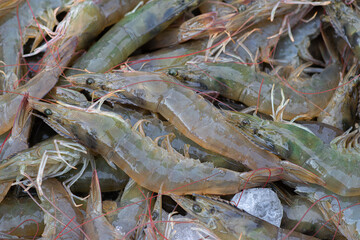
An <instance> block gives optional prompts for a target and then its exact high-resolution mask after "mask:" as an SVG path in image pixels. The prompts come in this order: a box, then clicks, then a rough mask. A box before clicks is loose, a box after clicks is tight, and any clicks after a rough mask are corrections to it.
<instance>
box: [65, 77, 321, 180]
mask: <svg viewBox="0 0 360 240" xmlns="http://www.w3.org/2000/svg"><path fill="white" fill-rule="evenodd" d="M68 80H69V81H70V82H72V83H73V84H74V85H76V86H83V87H87V88H92V89H99V90H104V91H115V90H117V89H122V91H121V93H120V94H121V96H120V97H121V99H122V100H123V101H125V102H127V103H131V104H134V105H136V106H138V107H142V108H145V109H147V110H150V111H152V112H157V113H160V114H161V115H162V116H163V117H165V118H166V119H167V120H168V121H169V122H170V123H172V124H173V125H174V126H175V127H176V128H177V129H178V130H179V131H180V132H181V133H182V134H184V135H185V136H186V137H188V138H190V139H191V140H192V141H194V142H195V143H197V144H199V145H200V146H201V147H203V148H205V149H208V150H210V151H213V152H215V153H218V154H220V155H223V156H225V157H228V158H231V159H234V160H236V161H239V162H241V163H242V164H244V165H245V166H247V167H248V168H250V169H252V170H255V169H258V168H267V167H270V168H274V167H275V168H278V167H281V168H283V169H284V176H285V177H286V178H288V179H289V180H292V181H299V179H297V177H298V178H300V179H302V181H308V182H313V183H320V184H321V180H320V179H319V178H318V177H317V176H315V175H312V174H309V173H310V172H308V171H306V170H304V169H302V168H298V166H296V165H294V164H290V163H289V162H285V161H279V159H278V158H277V157H275V156H274V155H272V154H270V153H269V152H267V151H264V150H262V149H259V148H258V147H256V146H254V144H252V143H251V142H250V141H248V140H247V139H246V137H244V136H243V135H242V134H241V133H240V132H238V131H237V129H236V127H234V126H233V125H232V124H229V123H228V122H227V121H226V118H225V117H224V116H223V115H222V113H221V112H220V111H219V110H218V109H217V108H215V107H214V106H213V105H212V104H210V103H209V102H207V101H206V100H205V99H203V98H202V97H201V96H199V95H197V94H195V93H194V92H193V91H192V90H190V89H189V88H185V87H183V86H180V85H179V83H178V82H177V81H176V79H174V78H171V77H170V76H166V75H165V74H161V73H146V72H127V73H109V74H79V75H75V76H71V77H69V78H68Z"/></svg>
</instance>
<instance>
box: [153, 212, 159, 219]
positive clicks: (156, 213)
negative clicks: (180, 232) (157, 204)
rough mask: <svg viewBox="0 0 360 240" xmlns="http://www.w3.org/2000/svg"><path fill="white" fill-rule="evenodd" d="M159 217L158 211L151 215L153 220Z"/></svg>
mask: <svg viewBox="0 0 360 240" xmlns="http://www.w3.org/2000/svg"><path fill="white" fill-rule="evenodd" d="M158 216H159V213H158V212H157V211H155V212H153V214H152V215H151V217H152V219H154V220H155V219H157V217H158Z"/></svg>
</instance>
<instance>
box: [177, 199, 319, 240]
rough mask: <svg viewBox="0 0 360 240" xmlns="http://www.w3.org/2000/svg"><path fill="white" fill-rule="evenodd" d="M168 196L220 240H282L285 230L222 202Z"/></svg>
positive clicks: (300, 238) (302, 237) (293, 236)
mask: <svg viewBox="0 0 360 240" xmlns="http://www.w3.org/2000/svg"><path fill="white" fill-rule="evenodd" d="M171 197H172V198H173V199H174V200H175V201H176V202H177V203H178V204H179V205H180V206H181V207H182V208H184V209H185V210H186V211H187V212H188V213H189V214H190V215H192V216H194V217H195V218H197V219H198V220H199V221H200V222H201V223H202V224H203V225H205V227H207V228H209V229H211V230H212V231H213V232H214V233H215V235H217V236H218V237H219V238H220V239H234V240H237V239H242V238H245V239H249V240H250V239H254V240H255V239H256V240H257V239H269V240H270V239H271V240H277V239H283V238H284V237H285V236H286V234H287V233H288V232H289V230H285V229H281V228H278V227H276V226H274V225H272V224H271V223H268V222H266V221H264V220H261V219H259V218H257V217H254V216H252V215H250V214H248V213H246V212H244V211H242V210H239V209H238V208H236V207H235V206H232V205H230V204H228V203H226V202H220V201H216V200H214V199H211V198H208V197H205V196H200V195H196V200H191V199H189V198H186V197H182V196H176V195H174V194H172V195H171ZM289 239H293V240H296V239H298V240H305V239H306V240H307V239H309V240H310V239H317V238H314V237H310V236H306V235H303V234H300V233H296V232H294V233H292V234H291V236H290V238H289Z"/></svg>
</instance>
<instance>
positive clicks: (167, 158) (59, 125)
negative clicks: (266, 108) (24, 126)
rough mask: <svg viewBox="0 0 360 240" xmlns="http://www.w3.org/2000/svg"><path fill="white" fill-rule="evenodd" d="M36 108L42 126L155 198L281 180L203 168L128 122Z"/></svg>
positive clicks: (264, 173)
mask: <svg viewBox="0 0 360 240" xmlns="http://www.w3.org/2000/svg"><path fill="white" fill-rule="evenodd" d="M32 106H33V108H34V109H36V110H38V111H40V112H42V113H44V112H46V113H47V114H46V116H47V118H45V117H43V119H44V121H46V122H47V123H48V124H49V125H50V126H51V127H53V128H55V129H56V130H57V131H58V132H62V133H63V134H65V135H66V136H68V137H71V138H74V139H78V141H79V142H81V143H83V144H84V145H85V146H87V147H88V148H90V149H92V150H93V151H95V152H97V153H99V154H101V155H102V156H103V157H104V158H105V159H106V160H107V161H108V162H112V163H115V164H116V165H117V166H118V167H120V168H121V169H122V170H123V171H124V172H125V173H126V174H127V175H129V177H131V178H132V179H133V180H134V181H135V182H136V183H138V184H139V185H140V186H142V187H144V188H147V189H149V190H151V191H153V192H158V191H159V189H162V190H163V191H164V192H169V191H171V192H175V193H178V194H188V193H194V192H195V193H208V194H230V193H236V192H238V191H239V190H240V189H242V188H244V184H245V182H246V181H247V179H248V178H249V177H250V176H251V175H252V174H253V178H251V179H250V181H249V182H248V184H247V185H246V187H252V186H257V185H259V184H261V183H263V182H264V181H267V180H268V177H269V171H271V178H270V180H275V179H278V176H279V174H281V172H282V170H281V169H278V168H276V169H270V170H269V171H268V170H266V169H263V170H259V171H257V172H245V173H238V172H234V171H231V170H227V169H222V168H214V167H213V165H212V164H203V163H200V162H199V161H198V160H194V159H190V158H186V157H184V156H183V155H181V154H179V153H177V152H172V153H171V152H168V151H166V150H165V149H163V148H161V147H158V146H157V145H156V144H155V143H154V141H153V140H152V139H150V138H148V137H143V136H142V135H141V134H140V133H139V132H137V131H135V130H132V129H131V126H130V125H129V124H128V122H127V121H125V120H124V119H122V118H121V117H119V115H117V114H114V113H110V112H103V111H100V110H96V109H92V110H91V109H88V110H86V109H82V108H78V107H73V106H70V105H66V104H63V103H62V104H61V105H60V104H48V103H43V102H38V101H32ZM204 179H205V180H204ZM202 180H203V181H202ZM260 182H261V183H260Z"/></svg>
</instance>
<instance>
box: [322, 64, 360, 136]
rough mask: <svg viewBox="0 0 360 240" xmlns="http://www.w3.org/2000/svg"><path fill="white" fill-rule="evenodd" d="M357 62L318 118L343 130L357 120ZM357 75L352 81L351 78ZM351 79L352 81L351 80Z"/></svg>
mask: <svg viewBox="0 0 360 240" xmlns="http://www.w3.org/2000/svg"><path fill="white" fill-rule="evenodd" d="M356 70H357V63H356V64H354V65H353V66H352V67H351V68H350V70H349V72H348V73H347V74H346V75H345V77H344V78H342V79H341V80H340V82H339V87H338V88H337V89H336V90H335V93H334V95H333V97H332V98H331V100H330V102H329V104H328V105H327V107H326V108H325V109H324V112H321V113H320V115H319V116H318V118H317V120H318V121H319V122H323V123H327V124H329V125H331V126H334V127H337V128H339V129H341V130H343V131H346V130H348V129H349V128H350V127H352V126H353V124H354V122H355V115H356V108H357V104H358V99H359V96H358V90H357V89H358V87H357V86H358V84H359V77H358V76H355V75H356ZM354 77H356V79H353V81H351V78H354ZM349 81H351V82H349Z"/></svg>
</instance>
